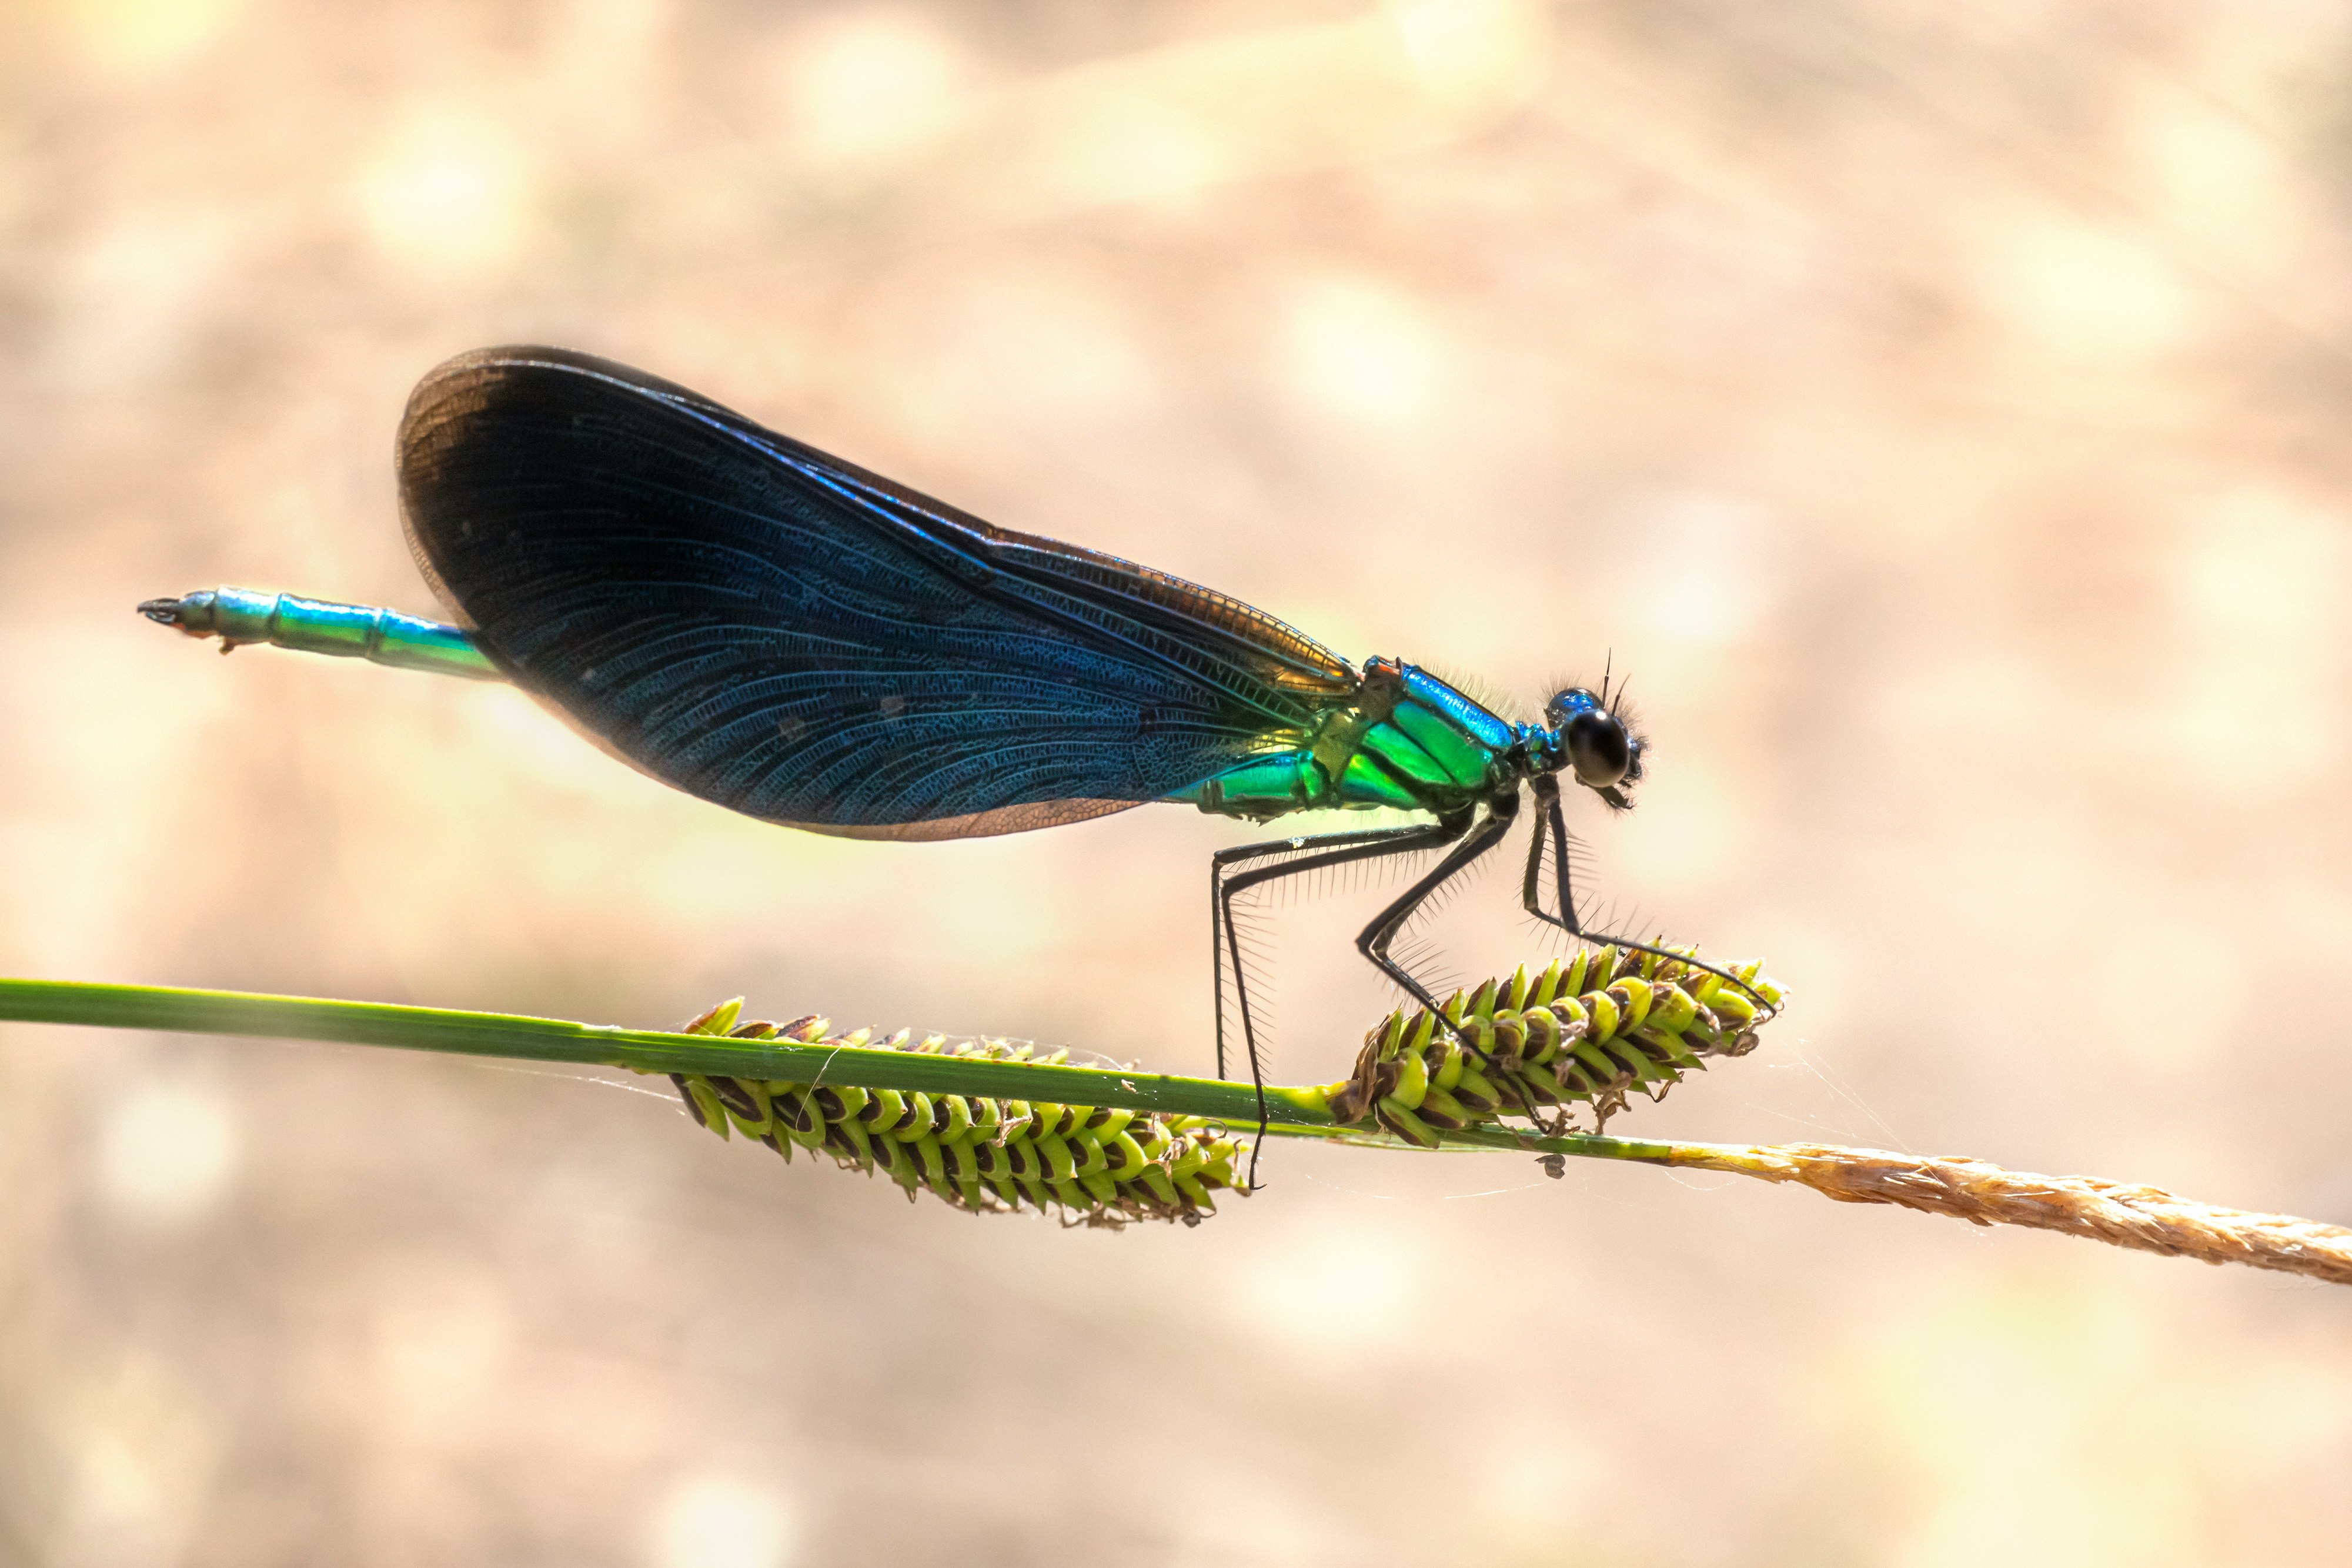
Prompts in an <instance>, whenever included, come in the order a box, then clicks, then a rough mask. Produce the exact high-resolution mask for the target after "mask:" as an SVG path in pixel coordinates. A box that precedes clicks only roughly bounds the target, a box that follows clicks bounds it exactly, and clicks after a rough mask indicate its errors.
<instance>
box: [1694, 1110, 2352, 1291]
mask: <svg viewBox="0 0 2352 1568" xmlns="http://www.w3.org/2000/svg"><path fill="white" fill-rule="evenodd" d="M1665 1163H1668V1164H1672V1165H1676V1166H1692V1167H1696V1168H1698V1169H1702V1170H1719V1171H1737V1172H1738V1173H1739V1174H1740V1175H1742V1176H1758V1177H1760V1178H1761V1179H1763V1180H1765V1181H1792V1182H1801V1183H1802V1184H1803V1185H1804V1186H1809V1187H1811V1188H1812V1189H1813V1190H1814V1191H1815V1192H1818V1193H1821V1194H1822V1195H1823V1196H1824V1197H1833V1198H1835V1199H1837V1200H1838V1201H1839V1202H1840V1203H1892V1204H1899V1205H1900V1206H1902V1207H1905V1208H1916V1209H1918V1210H1919V1211H1921V1212H1922V1213H1926V1214H1943V1215H1948V1216H1950V1217H1951V1218H1955V1219H1965V1220H1968V1221H1969V1222H1970V1223H1972V1224H1976V1225H2022V1226H2026V1227H2028V1228H2032V1229H2035V1230H2056V1231H2061V1232H2063V1233H2064V1234H2066V1235H2068V1236H2080V1237H2083V1238H2084V1239H2089V1240H2093V1241H2104V1242H2106V1243H2107V1244H2108V1245H2109V1246H2112V1247H2130V1248H2136V1249H2138V1250H2140V1251H2142V1252H2161V1253H2164V1254H2165V1255H2166V1256H2168V1257H2173V1258H2199V1259H2202V1260H2204V1261H2206V1262H2208V1263H2245V1264H2249V1265H2251V1266H2252V1267H2254V1268H2256V1269H2275V1270H2279V1271H2280V1272H2282V1273H2287V1274H2304V1275H2307V1276H2309V1277H2310V1278H2312V1279H2315V1280H2326V1281H2329V1282H2330V1283H2332V1284H2337V1285H2352V1229H2347V1228H2344V1227H2343V1226H2340V1225H2325V1224H2322V1223H2320V1222H2319V1221H2317V1220H2314V1219H2298V1218H2295V1217H2294V1216H2293V1215H2287V1214H2253V1213H2249V1212H2248V1211H2246V1210H2244V1209H2242V1208H2220V1207H2215V1206H2214V1205H2212V1204H2210V1203H2198V1202H2195V1201H2193V1200H2191V1199H2189V1198H2185V1197H2177V1196H2175V1195H2174V1194H2172V1193H2168V1192H2166V1191H2165V1190H2164V1189H2163V1188H2161V1187H2154V1186H2126V1184H2124V1183H2121V1182H2111V1181H2101V1180H2099V1179H2098V1178H2097V1177H2095V1176H2038V1175H2036V1174H2034V1173H2033V1172H2032V1171H2012V1170H2004V1169H2002V1168H2001V1167H2000V1166H1996V1165H1989V1164H1987V1163H1986V1162H1985V1161H1983V1160H1969V1159H1948V1158H1938V1157H1934V1156H1928V1155H1898V1154H1891V1153H1889V1152H1887V1151H1886V1150H1885V1149H1847V1148H1839V1147H1837V1146H1836V1145H1829V1144H1780V1145H1755V1146H1750V1147H1745V1148H1742V1147H1738V1146H1736V1145H1676V1147H1675V1153H1674V1155H1673V1156H1672V1157H1671V1158H1670V1159H1669V1160H1668V1161H1666V1162H1665Z"/></svg>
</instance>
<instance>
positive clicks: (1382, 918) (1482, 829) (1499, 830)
mask: <svg viewBox="0 0 2352 1568" xmlns="http://www.w3.org/2000/svg"><path fill="white" fill-rule="evenodd" d="M1518 813H1519V800H1518V797H1517V796H1516V795H1510V796H1506V797H1504V798H1503V799H1501V800H1496V801H1493V802H1491V803H1490V804H1489V805H1488V806H1487V808H1486V821H1483V822H1481V823H1479V824H1478V826H1477V827H1476V829H1475V830H1473V831H1471V832H1470V834H1469V836H1468V837H1466V838H1465V839H1463V841H1461V843H1459V844H1458V845H1456V846H1455V847H1454V852H1453V853H1452V854H1450V855H1447V856H1446V857H1445V858H1444V860H1442V861H1440V862H1437V868H1436V869H1435V870H1434V871H1432V872H1431V873H1429V874H1428V875H1427V876H1424V877H1423V878H1422V879H1421V880H1420V881H1419V882H1417V883H1413V884H1412V886H1411V887H1409V888H1407V889H1405V891H1404V896H1403V897H1402V898H1400V899H1398V900H1397V901H1396V902H1395V903H1394V904H1390V905H1389V906H1388V907H1387V908H1386V909H1383V910H1381V913H1380V915H1379V916H1378V917H1377V918H1375V919H1374V920H1373V921H1372V923H1371V924H1370V925H1367V926H1365V927H1364V929H1363V934H1362V935H1361V936H1358V937H1357V938H1356V951H1358V952H1359V953H1361V954H1362V955H1363V956H1365V958H1366V959H1368V960H1370V963H1371V965H1372V967H1375V968H1377V969H1378V970H1380V972H1381V974H1383V975H1386V976H1387V977H1389V978H1390V979H1391V980H1393V981H1395V982H1396V983H1397V984H1398V985H1399V986H1402V988H1404V992H1405V994H1406V995H1407V996H1409V997H1411V998H1412V999H1413V1000H1414V1001H1416V1002H1419V1003H1420V1004H1421V1005H1422V1006H1423V1007H1424V1008H1426V1009H1429V1011H1430V1012H1431V1013H1432V1014H1434V1015H1437V1016H1439V1017H1440V1019H1441V1020H1442V1019H1443V1013H1442V1011H1441V1009H1440V1008H1439V1006H1438V1001H1437V998H1435V997H1433V996H1431V995H1430V994H1429V988H1427V987H1425V986H1423V984H1422V983H1421V982H1420V981H1419V980H1416V979H1414V978H1413V977H1412V974H1411V973H1410V972H1408V971H1407V970H1406V968H1405V967H1404V966H1403V965H1402V964H1400V963H1398V962H1397V961H1396V960H1395V959H1393V958H1391V957H1390V956H1389V944H1390V943H1391V942H1394V941H1395V940H1396V937H1397V933H1398V932H1400V931H1402V930H1403V929H1404V926H1405V922H1407V921H1409V920H1411V919H1412V916H1413V912H1414V911H1416V910H1418V909H1419V908H1420V907H1421V906H1422V905H1423V904H1426V903H1427V902H1429V898H1430V895H1431V894H1434V893H1435V892H1436V891H1437V890H1438V889H1439V888H1441V887H1444V885H1445V884H1446V883H1449V882H1451V881H1453V880H1454V877H1456V876H1458V875H1460V874H1461V873H1462V872H1463V870H1464V869H1465V868H1466V867H1467V866H1468V865H1469V864H1470V862H1473V861H1475V860H1476V859H1477V858H1478V857H1479V856H1480V855H1483V854H1485V853H1486V852H1487V851H1488V850H1491V849H1493V848H1494V847H1495V846H1496V844H1498V843H1500V842H1501V841H1502V840H1503V835H1504V834H1506V833H1507V832H1509V831H1511V823H1512V821H1514V820H1515V819H1516V818H1517V816H1518ZM1466 827H1468V819H1467V818H1465V819H1464V821H1463V822H1462V824H1461V826H1460V827H1457V828H1456V829H1455V831H1456V833H1459V832H1461V831H1462V829H1463V828H1466Z"/></svg>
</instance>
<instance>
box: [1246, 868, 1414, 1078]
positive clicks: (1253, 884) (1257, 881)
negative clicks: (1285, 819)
mask: <svg viewBox="0 0 2352 1568" xmlns="http://www.w3.org/2000/svg"><path fill="white" fill-rule="evenodd" d="M1428 831H1429V830H1428V829H1427V828H1373V829H1368V830H1366V831H1360V832H1353V833H1310V834H1303V835H1297V836H1294V837H1291V838H1287V839H1268V840H1266V841H1265V842H1263V843H1255V844H1236V845H1234V847H1233V848H1232V849H1229V850H1219V851H1218V852H1216V853H1214V854H1213V855H1211V856H1210V857H1209V966H1210V970H1209V972H1210V973H1211V974H1212V975H1213V976H1214V977H1215V978H1216V982H1217V990H1216V1023H1217V1076H1218V1077H1220V1078H1223V1076H1224V1075H1225V946H1224V944H1225V928H1226V926H1227V925H1230V924H1231V920H1230V915H1231V911H1230V910H1229V909H1227V907H1226V904H1227V896H1226V893H1225V869H1226V868H1227V867H1228V866H1236V865H1242V864H1245V863H1246V862H1250V861H1255V860H1264V859H1265V857H1266V856H1268V855H1279V854H1289V853H1292V852H1296V851H1301V850H1339V849H1348V848H1350V847H1352V846H1354V845H1358V844H1380V843H1387V842H1390V841H1392V840H1395V839H1398V838H1409V839H1412V840H1414V841H1415V842H1416V844H1418V843H1419V842H1420V841H1421V836H1422V835H1423V834H1425V833H1427V832H1428ZM1317 863H1318V864H1323V863H1328V862H1319V861H1318V862H1317ZM1270 880H1273V879H1271V878H1267V877H1254V878H1252V879H1251V881H1250V882H1248V883H1244V884H1243V885H1244V886H1245V887H1247V886H1255V884H1256V883H1259V882H1263V881H1270ZM1236 891H1238V890H1236ZM1240 967H1241V960H1240V958H1239V957H1238V956H1236V957H1235V958H1234V969H1235V970H1236V971H1238V970H1239V969H1240ZM1247 1027H1248V1026H1247V1022H1246V1020H1244V1033H1246V1032H1247Z"/></svg>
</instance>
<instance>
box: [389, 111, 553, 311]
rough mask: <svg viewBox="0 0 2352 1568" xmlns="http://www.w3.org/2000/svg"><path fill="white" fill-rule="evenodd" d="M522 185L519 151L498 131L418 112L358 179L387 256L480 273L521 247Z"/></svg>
mask: <svg viewBox="0 0 2352 1568" xmlns="http://www.w3.org/2000/svg"><path fill="white" fill-rule="evenodd" d="M528 184H529V181H528V179H527V178H526V171H525V169H524V162H523V158H522V154H521V152H520V150H519V149H518V148H517V147H516V145H515V143H514V141H513V139H512V138H511V137H510V136H509V135H508V134H507V133H506V132H505V131H502V130H500V129H499V128H498V127H496V126H494V125H491V124H489V123H488V122H487V121H483V120H476V119H473V118H471V117H469V116H465V115H459V114H453V113H444V112H440V111H429V112H428V111H419V112H417V113H415V114H414V115H413V116H412V117H411V118H410V119H409V120H408V121H407V122H406V123H405V124H404V125H403V126H402V127H401V128H400V129H399V130H398V131H395V132H394V135H393V136H392V138H391V139H390V141H388V142H387V143H386V145H385V146H384V148H383V152H381V153H380V154H379V155H378V156H377V158H376V160H375V162H373V164H372V165H370V166H369V168H368V170H367V172H365V174H364V175H363V176H362V181H361V192H360V200H361V208H362V215H363V217H364V219H365V222H366V225H367V231H368V235H369V237H370V238H371V239H373V241H374V243H375V245H376V246H377V248H378V249H379V250H381V251H382V252H383V255H384V256H385V257H386V258H387V259H388V260H391V261H394V262H396V263H398V264H399V265H400V266H402V267H404V268H410V269H415V270H418V271H422V272H425V273H427V274H431V275H436V276H444V277H446V276H451V275H462V274H467V273H473V272H483V271H489V270H493V269H495V268H496V267H499V266H500V265H502V264H504V263H505V262H507V261H509V259H511V258H512V256H514V254H515V252H516V251H517V250H518V249H519V248H520V245H521V241H522V236H523V227H524V224H523V216H524V212H523V209H524V200H525V194H526V190H527V187H528Z"/></svg>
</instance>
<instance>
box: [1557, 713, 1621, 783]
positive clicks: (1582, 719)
mask: <svg viewBox="0 0 2352 1568" xmlns="http://www.w3.org/2000/svg"><path fill="white" fill-rule="evenodd" d="M1561 738H1562V739H1563V740H1565V741H1566V742H1567V743H1568V762H1569V766H1570V767H1571V768H1575V769H1576V781H1577V782H1578V783H1580V784H1583V785H1587V786H1589V787H1591V788H1592V789H1608V788H1609V787H1610V786H1611V785H1612V784H1614V783H1616V782H1617V781H1618V780H1619V779H1622V778H1624V777H1625V774H1626V771H1627V770H1628V769H1629V768H1632V767H1633V743H1632V742H1631V741H1629V740H1628V739H1627V738H1626V737H1625V727H1624V726H1623V725H1622V724H1619V723H1618V722H1617V720H1616V719H1615V718H1614V717H1613V716H1611V715H1609V714H1605V713H1600V712H1586V713H1580V714H1578V715H1577V716H1575V717H1574V718H1571V719H1570V720H1569V721H1568V728H1567V731H1566V733H1565V734H1564V735H1563V736H1562V737H1561Z"/></svg>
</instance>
